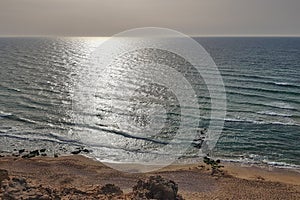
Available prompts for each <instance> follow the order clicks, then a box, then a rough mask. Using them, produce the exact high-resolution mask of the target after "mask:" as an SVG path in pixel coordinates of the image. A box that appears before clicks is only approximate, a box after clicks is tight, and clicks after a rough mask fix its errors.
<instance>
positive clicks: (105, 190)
mask: <svg viewBox="0 0 300 200" xmlns="http://www.w3.org/2000/svg"><path fill="white" fill-rule="evenodd" d="M99 194H105V195H121V194H123V191H122V190H121V189H120V188H119V187H118V186H115V185H114V184H106V185H104V186H103V187H101V188H100V191H99Z"/></svg>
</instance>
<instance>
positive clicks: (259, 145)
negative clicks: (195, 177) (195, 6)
mask: <svg viewBox="0 0 300 200" xmlns="http://www.w3.org/2000/svg"><path fill="white" fill-rule="evenodd" d="M196 40H197V41H198V42H199V43H200V44H202V45H203V47H205V49H206V50H207V51H208V52H209V54H210V55H211V57H212V58H213V59H214V61H215V63H216V64H217V66H218V67H219V70H220V72H221V74H222V77H223V81H224V84H225V87H226V95H227V116H226V120H225V126H224V129H223V133H222V136H221V138H220V139H219V142H218V144H217V146H216V148H215V149H214V156H216V157H221V158H223V159H228V160H236V161H241V162H254V163H268V164H275V165H280V166H294V167H296V165H300V145H299V141H300V72H299V70H300V56H299V55H300V38H196ZM100 43H101V39H85V38H64V39H49V38H47V39H46V38H0V69H1V75H0V79H1V81H0V112H1V113H0V114H1V115H0V139H1V140H0V152H2V153H5V152H6V153H9V152H11V151H13V149H14V148H29V149H35V148H39V147H41V146H43V147H45V146H46V147H47V148H48V149H51V150H54V151H59V152H62V153H63V152H64V151H68V149H70V150H72V149H73V148H74V147H76V146H81V145H83V146H91V148H93V150H94V156H95V157H97V158H98V159H99V160H109V161H119V162H122V161H128V160H126V159H128V156H124V158H122V155H123V154H124V155H130V156H129V157H133V158H134V156H135V155H136V154H145V155H146V154H147V152H148V150H149V148H150V150H151V151H152V153H153V149H155V145H154V144H153V145H152V143H159V142H164V138H158V139H157V140H155V141H148V140H143V138H137V137H135V136H134V135H133V134H132V133H130V132H127V131H126V130H125V129H122V127H118V126H117V125H114V124H113V123H112V121H113V120H112V117H111V116H112V115H114V114H116V113H117V112H116V113H111V110H109V109H107V108H108V107H110V106H111V105H108V104H106V102H107V99H106V98H105V97H106V95H107V94H108V93H109V92H110V89H109V88H102V89H101V92H100V93H99V94H97V95H98V96H97V99H98V100H97V101H98V104H99V105H100V106H99V107H98V108H97V109H98V111H97V112H94V111H91V112H89V109H86V110H85V112H82V113H80V115H82V116H84V117H83V118H85V119H90V120H83V121H82V123H78V121H77V122H76V123H75V122H74V113H73V111H74V90H76V86H77V84H76V83H77V81H78V77H84V76H81V75H82V74H85V73H86V70H87V69H88V65H89V62H88V58H89V55H90V54H91V52H92V51H93V50H94V49H95V48H96V47H97V46H98V45H99V44H100ZM149 53H153V52H145V54H149ZM174 59H175V58H174ZM123 61H124V60H123ZM123 61H122V60H121V61H120V62H118V63H117V64H116V67H115V69H123V68H122V67H124V66H125V65H128V63H127V62H125V61H124V62H123ZM178 62H179V61H178ZM117 74H118V71H117V70H116V71H115V72H113V73H112V75H116V77H117ZM81 81H82V80H81ZM85 81H88V80H85ZM120 87H121V86H120ZM128 87H130V86H129V85H128ZM116 95H117V94H116ZM118 105H119V104H118ZM120 105H122V104H120ZM81 106H82V107H85V106H86V105H85V104H82V105H81ZM207 106H209V104H208V105H207ZM122 109H124V108H123V107H122V106H121V107H119V108H118V110H117V111H118V114H119V113H122ZM207 109H209V108H207ZM76 117H78V116H77V115H76ZM75 121H76V120H75ZM89 122H91V123H89ZM170 126H172V123H170ZM86 132H89V133H90V134H91V135H97V138H96V139H97V145H94V144H86V143H83V142H82V140H78V138H80V137H81V136H82V135H85V133H86ZM166 137H170V135H168V136H166ZM99 138H100V139H99ZM144 146H147V148H148V149H142V147H144ZM151 148H153V149H151ZM141 149H142V150H141ZM150 150H149V151H150ZM193 156H195V155H194V154H193V151H188V152H187V155H185V156H183V157H188V158H190V157H193Z"/></svg>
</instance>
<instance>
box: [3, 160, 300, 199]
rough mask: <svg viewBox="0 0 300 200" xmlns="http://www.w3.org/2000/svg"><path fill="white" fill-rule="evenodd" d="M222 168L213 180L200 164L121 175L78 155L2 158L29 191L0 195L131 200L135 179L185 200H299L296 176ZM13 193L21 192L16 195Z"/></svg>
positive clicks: (251, 168)
mask: <svg viewBox="0 0 300 200" xmlns="http://www.w3.org/2000/svg"><path fill="white" fill-rule="evenodd" d="M222 164H224V163H222ZM224 165H225V167H224V169H223V171H224V174H223V175H217V176H212V175H211V173H210V170H209V169H208V168H207V166H205V165H204V164H202V163H199V164H190V165H171V166H168V167H165V168H163V169H160V170H159V171H155V172H149V173H125V172H120V171H117V170H115V169H111V168H109V167H107V166H106V165H104V164H102V163H101V162H98V161H95V160H92V159H89V158H86V157H84V156H81V155H74V156H62V157H58V158H52V157H35V158H30V159H24V158H16V157H11V156H7V157H2V158H0V169H1V170H7V171H8V176H9V178H10V180H13V178H14V177H15V178H16V177H17V178H24V180H26V182H27V183H28V185H29V186H26V187H24V188H25V189H24V188H22V187H21V186H20V187H19V186H15V187H14V188H13V187H12V188H10V189H7V190H6V191H5V190H4V189H3V188H2V191H1V193H2V194H3V193H4V192H11V193H14V194H16V199H17V195H19V196H18V198H20V195H21V196H22V195H23V196H22V197H24V199H26V197H27V196H28V194H29V193H30V192H31V195H32V193H34V192H35V191H37V192H40V193H42V194H41V198H40V199H47V195H43V193H44V191H47V192H48V193H51V191H62V190H65V189H66V188H68V189H69V190H70V189H72V190H74V191H75V190H76V191H77V192H73V193H72V195H71V193H68V194H67V193H59V194H66V195H65V196H60V197H57V199H94V198H95V195H93V192H95V191H96V189H95V188H99V187H101V186H103V185H105V184H108V183H111V184H115V185H116V186H119V187H120V188H121V190H122V191H123V192H124V194H122V195H119V196H115V197H111V196H110V197H107V196H105V195H104V196H101V195H100V196H101V197H100V196H98V197H97V198H98V199H131V196H130V194H131V192H132V187H133V186H134V185H136V183H137V181H138V180H139V179H145V178H147V177H150V176H153V175H160V176H162V177H163V178H166V179H169V180H173V181H175V182H176V183H177V184H178V188H179V191H178V193H179V194H180V195H182V197H183V198H184V199H300V181H299V180H300V173H299V172H296V171H292V170H287V169H276V168H272V169H271V168H261V167H257V166H241V165H240V164H232V163H225V164H224ZM123 166H124V168H126V167H128V165H126V164H123ZM123 166H122V167H123ZM19 182H20V181H19ZM5 184H7V185H9V184H11V185H13V184H12V183H8V181H7V180H4V181H3V185H5ZM14 184H15V183H14ZM18 184H19V183H18ZM18 187H19V189H20V190H21V189H22V190H24V191H17V190H18ZM26 188H28V191H27V189H26ZM10 190H11V191H10ZM49 191H50V192H49ZM80 191H82V193H81V192H80ZM48 193H47V194H48ZM26 195H27V196H26ZM48 199H49V197H48Z"/></svg>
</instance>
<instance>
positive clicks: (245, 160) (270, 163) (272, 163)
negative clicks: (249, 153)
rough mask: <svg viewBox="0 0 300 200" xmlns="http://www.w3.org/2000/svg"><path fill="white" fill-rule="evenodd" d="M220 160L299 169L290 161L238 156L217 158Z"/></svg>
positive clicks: (299, 167)
mask: <svg viewBox="0 0 300 200" xmlns="http://www.w3.org/2000/svg"><path fill="white" fill-rule="evenodd" d="M219 159H220V160H221V161H224V162H231V163H241V164H246V165H250V166H251V165H256V166H259V165H267V166H271V167H276V168H286V169H300V166H299V165H296V164H291V163H285V162H276V161H269V160H267V159H263V160H260V161H259V160H253V159H250V158H240V159H237V158H236V159H234V158H219Z"/></svg>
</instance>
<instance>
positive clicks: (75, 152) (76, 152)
mask: <svg viewBox="0 0 300 200" xmlns="http://www.w3.org/2000/svg"><path fill="white" fill-rule="evenodd" d="M80 152H81V150H77V151H72V152H71V154H80Z"/></svg>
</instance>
